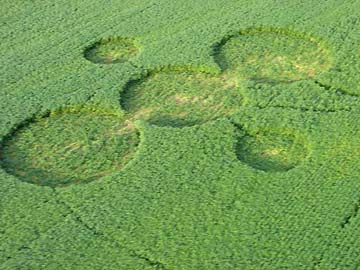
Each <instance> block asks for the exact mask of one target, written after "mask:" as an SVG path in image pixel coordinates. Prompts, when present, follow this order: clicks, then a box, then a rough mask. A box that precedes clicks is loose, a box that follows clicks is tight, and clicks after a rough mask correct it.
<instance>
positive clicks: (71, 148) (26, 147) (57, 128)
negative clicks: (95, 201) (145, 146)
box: [0, 113, 139, 187]
mask: <svg viewBox="0 0 360 270" xmlns="http://www.w3.org/2000/svg"><path fill="white" fill-rule="evenodd" d="M138 144H139V136H138V133H137V132H136V130H135V129H134V127H132V126H131V125H127V124H126V123H125V122H124V121H123V120H122V119H121V118H119V117H117V116H114V115H106V114H96V113H63V114H57V115H52V116H49V117H44V118H40V119H39V120H35V121H34V122H32V123H30V124H28V125H26V126H23V127H20V128H19V129H18V130H17V131H16V132H15V133H14V134H13V136H10V137H9V138H8V139H5V140H4V142H3V144H2V147H1V149H0V153H1V154H0V164H1V165H2V167H3V168H4V169H5V170H6V171H7V172H8V173H10V174H12V175H14V176H16V177H18V178H19V179H20V180H22V181H25V182H29V183H33V184H37V185H42V186H51V187H58V186H66V185H69V184H74V183H86V182H89V181H92V180H95V179H98V178H100V177H102V176H105V175H107V174H109V173H112V172H116V171H119V170H120V169H121V168H122V167H123V166H124V165H125V164H126V163H127V162H128V161H129V160H130V159H131V158H132V157H133V155H134V153H135V150H136V148H137V145H138Z"/></svg>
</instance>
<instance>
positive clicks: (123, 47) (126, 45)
mask: <svg viewBox="0 0 360 270" xmlns="http://www.w3.org/2000/svg"><path fill="white" fill-rule="evenodd" d="M138 53H139V48H138V46H137V45H136V42H135V41H134V40H133V39H130V38H120V37H117V38H107V39H102V40H100V41H98V42H97V43H95V44H94V45H92V46H91V47H89V48H87V49H86V50H85V52H84V56H85V58H86V59H87V60H89V61H91V62H93V63H96V64H116V63H124V62H126V61H128V60H129V59H130V58H132V57H134V56H136V55H137V54H138Z"/></svg>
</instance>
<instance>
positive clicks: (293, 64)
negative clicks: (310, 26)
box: [216, 29, 331, 82]
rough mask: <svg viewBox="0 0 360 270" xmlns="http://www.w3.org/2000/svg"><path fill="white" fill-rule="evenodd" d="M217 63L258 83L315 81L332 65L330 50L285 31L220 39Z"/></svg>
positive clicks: (243, 32) (304, 37) (268, 31)
mask: <svg viewBox="0 0 360 270" xmlns="http://www.w3.org/2000/svg"><path fill="white" fill-rule="evenodd" d="M216 60H217V62H218V63H219V65H220V66H221V67H222V68H223V69H225V70H230V71H236V72H240V73H242V74H243V76H244V77H245V78H246V79H249V80H253V81H257V82H292V81H298V80H304V79H309V78H314V77H316V76H317V75H319V74H320V73H321V72H323V71H326V70H328V69H329V68H330V66H331V58H330V53H329V50H328V49H327V48H326V47H324V46H323V44H322V43H321V42H320V41H317V40H316V39H314V38H312V37H307V36H304V35H301V34H296V33H292V32H288V31H284V30H260V29H250V30H246V31H242V32H241V33H240V34H238V35H234V36H232V37H230V38H227V39H225V40H223V42H222V43H221V45H220V46H219V48H218V54H217V55H216Z"/></svg>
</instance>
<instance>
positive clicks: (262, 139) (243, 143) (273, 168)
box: [236, 132, 307, 172]
mask: <svg viewBox="0 0 360 270" xmlns="http://www.w3.org/2000/svg"><path fill="white" fill-rule="evenodd" d="M236 154H237V157H238V159H239V160H240V161H242V162H244V163H246V164H248V165H250V166H251V167H253V168H255V169H258V170H262V171H269V172H284V171H288V170H290V169H293V168H295V167H296V166H298V165H299V164H300V163H301V162H302V161H303V160H304V159H305V158H306V156H307V149H306V147H305V145H304V142H303V140H301V139H299V138H296V137H294V136H293V135H290V134H281V133H277V132H259V133H256V134H254V135H245V136H242V137H240V138H239V139H238V142H237V145H236Z"/></svg>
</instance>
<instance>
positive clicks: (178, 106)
mask: <svg viewBox="0 0 360 270" xmlns="http://www.w3.org/2000/svg"><path fill="white" fill-rule="evenodd" d="M242 100H243V97H242V95H241V93H240V89H239V85H238V82H237V81H236V79H234V78H229V77H226V76H223V75H221V76H215V75H211V74H206V73H201V72H196V71H186V70H184V71H180V70H178V71H176V70H173V71H171V70H169V71H162V72H158V73H154V74H151V75H149V76H148V77H146V78H144V79H141V80H137V81H132V82H130V83H129V84H128V86H127V87H126V88H125V91H124V92H123V93H122V95H121V105H122V107H123V108H124V109H125V111H126V112H127V113H128V115H129V117H130V118H131V119H141V120H148V121H149V122H150V123H152V124H156V125H160V126H188V125H194V124H201V123H205V122H207V121H210V120H215V119H217V118H219V117H226V116H229V115H231V114H234V113H235V112H236V111H237V110H238V109H239V107H240V106H241V104H242Z"/></svg>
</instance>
